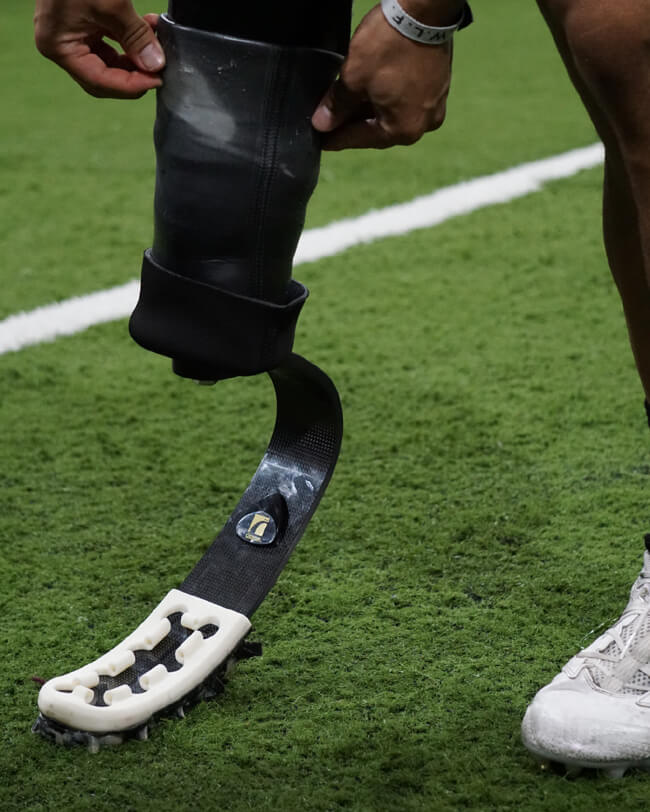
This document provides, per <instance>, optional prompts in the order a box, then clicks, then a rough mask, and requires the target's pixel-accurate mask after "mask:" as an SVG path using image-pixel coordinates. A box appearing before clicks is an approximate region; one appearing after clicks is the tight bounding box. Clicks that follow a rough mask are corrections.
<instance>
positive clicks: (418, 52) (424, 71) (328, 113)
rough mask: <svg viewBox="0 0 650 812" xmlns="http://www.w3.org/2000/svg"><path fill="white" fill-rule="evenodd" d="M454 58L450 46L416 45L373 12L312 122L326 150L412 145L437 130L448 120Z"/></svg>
mask: <svg viewBox="0 0 650 812" xmlns="http://www.w3.org/2000/svg"><path fill="white" fill-rule="evenodd" d="M451 56H452V46H451V43H449V44H446V45H421V44H420V43H418V42H413V41H412V40H410V39H407V38H406V37H404V36H403V35H402V34H400V33H399V32H398V31H395V29H394V28H392V27H391V26H390V25H389V24H388V23H387V22H386V20H385V18H384V15H383V13H382V11H381V8H380V7H379V6H376V7H375V8H373V9H372V11H370V12H369V13H368V14H367V15H366V16H365V18H364V19H363V21H362V23H361V25H360V26H359V28H358V29H357V30H356V32H355V34H354V36H353V37H352V41H351V42H350V51H349V54H348V56H347V59H346V60H345V62H344V63H343V66H342V67H341V73H340V76H339V78H338V79H337V80H336V82H334V84H333V85H332V86H331V87H330V89H329V90H328V91H327V93H326V94H325V96H324V98H323V100H322V101H321V103H320V105H319V107H318V109H317V110H316V112H315V113H314V116H313V118H312V124H313V125H314V127H315V129H317V130H320V131H321V132H323V133H325V134H326V135H325V137H324V138H323V149H331V150H339V149H348V148H353V147H357V148H359V147H375V148H380V149H381V148H385V147H392V146H394V145H396V144H413V143H414V142H415V141H417V140H418V139H420V138H421V137H422V135H424V133H425V132H428V131H430V130H436V129H437V128H438V127H440V126H441V125H442V123H443V121H444V118H445V112H446V101H447V94H448V93H449V84H450V80H451Z"/></svg>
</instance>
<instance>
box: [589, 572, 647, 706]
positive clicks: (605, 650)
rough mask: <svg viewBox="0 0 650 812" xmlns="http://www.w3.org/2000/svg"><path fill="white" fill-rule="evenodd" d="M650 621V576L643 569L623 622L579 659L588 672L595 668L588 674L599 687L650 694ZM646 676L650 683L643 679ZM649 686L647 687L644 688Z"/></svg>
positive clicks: (605, 634) (621, 620)
mask: <svg viewBox="0 0 650 812" xmlns="http://www.w3.org/2000/svg"><path fill="white" fill-rule="evenodd" d="M649 618H650V572H648V571H646V567H644V569H643V571H642V572H641V574H640V575H639V577H638V578H637V580H636V581H635V583H634V586H633V587H632V590H631V592H630V600H629V602H628V604H627V606H626V607H625V610H624V611H623V614H622V615H621V616H620V618H619V619H618V620H617V621H616V623H615V624H614V625H613V626H611V627H610V628H609V629H608V630H607V631H606V632H604V633H603V634H602V635H600V637H598V639H597V640H595V641H594V642H593V643H592V644H591V645H590V646H588V647H587V648H585V649H583V650H582V651H581V652H579V653H578V654H577V655H576V656H577V657H579V658H582V659H584V660H585V665H586V666H587V668H589V665H590V664H591V665H593V666H594V669H589V670H590V673H591V675H592V678H593V679H594V681H595V682H596V684H597V685H599V687H601V688H602V689H604V690H608V691H611V692H613V693H636V694H644V693H646V692H647V691H648V690H650V620H649ZM644 627H645V629H646V634H645V635H644V636H643V637H639V635H638V632H639V630H640V629H642V628H644ZM599 663H600V666H601V667H599ZM604 663H609V664H610V666H609V667H606V666H605V668H604V670H603V667H602V666H603V665H604ZM596 669H597V670H596ZM639 672H641V674H640V675H639ZM643 675H645V677H647V680H644V679H643ZM639 677H641V681H639ZM646 682H647V685H646V684H644V683H646Z"/></svg>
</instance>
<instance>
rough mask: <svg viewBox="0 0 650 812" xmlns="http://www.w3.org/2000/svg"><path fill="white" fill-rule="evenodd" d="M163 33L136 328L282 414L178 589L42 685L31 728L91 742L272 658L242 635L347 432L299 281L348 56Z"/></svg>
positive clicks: (126, 734) (146, 342)
mask: <svg viewBox="0 0 650 812" xmlns="http://www.w3.org/2000/svg"><path fill="white" fill-rule="evenodd" d="M347 5H348V12H349V4H347ZM348 25H349V18H348ZM158 33H159V37H160V40H161V42H162V44H163V47H164V49H165V52H166V55H167V68H166V71H165V74H164V86H163V88H162V89H161V90H160V91H159V94H158V110H157V120H156V126H155V142H156V150H157V176H156V196H155V235H154V242H153V246H152V248H151V249H150V250H149V251H147V252H146V253H145V256H144V262H143V268H142V286H141V294H140V299H139V302H138V305H137V307H136V309H135V311H134V313H133V315H132V317H131V322H130V330H131V334H132V336H133V338H134V339H135V340H136V341H137V342H138V343H140V344H141V345H142V346H144V347H146V348H147V349H150V350H153V351H155V352H157V353H161V354H163V355H166V356H168V357H170V358H171V359H172V365H173V369H174V371H175V372H176V373H177V374H178V375H181V376H183V377H188V378H194V379H197V380H198V381H200V382H214V381H217V380H220V379H223V378H228V377H233V376H238V375H253V374H257V373H260V372H268V373H269V375H270V377H271V380H272V382H273V385H274V387H275V393H276V399H277V417H276V424H275V429H274V432H273V435H272V438H271V442H270V444H269V447H268V449H267V451H266V453H265V455H264V457H263V459H262V461H261V463H260V465H259V467H258V469H257V472H256V473H255V475H254V476H253V479H252V480H251V482H250V484H249V486H248V488H247V489H246V491H245V493H244V495H243V496H242V498H241V500H240V501H239V504H238V505H237V507H236V508H235V510H234V511H233V513H232V515H231V517H230V518H229V520H228V521H227V522H226V524H225V526H224V528H223V530H222V531H221V533H220V534H219V535H218V536H217V538H216V539H215V541H214V542H213V543H212V545H211V546H210V548H209V549H208V551H207V552H206V554H205V555H204V556H203V558H202V559H201V560H200V561H199V563H198V564H197V565H196V567H195V568H194V570H193V571H192V572H191V573H190V575H189V576H188V577H187V579H186V580H185V581H184V582H183V584H181V586H180V588H179V589H172V590H171V591H170V592H169V593H168V594H167V596H166V597H165V598H163V600H162V601H161V603H160V604H159V605H158V606H157V607H156V608H155V609H154V610H153V612H152V613H151V614H150V615H149V617H148V618H147V619H146V620H145V621H144V622H143V623H142V624H141V625H140V626H139V627H138V628H137V629H136V630H135V631H134V632H133V633H132V634H130V635H129V636H128V637H127V638H126V639H125V640H124V641H123V642H122V643H120V644H119V645H117V646H116V647H115V648H113V649H112V650H111V651H109V652H108V653H107V654H105V655H103V656H102V657H99V658H98V659H96V660H95V661H94V662H92V663H90V664H89V665H86V666H84V667H83V668H80V669H77V670H75V671H72V672H70V673H68V674H65V675H63V676H60V677H55V678H54V679H51V680H49V681H48V682H47V683H46V684H45V685H44V686H43V687H42V689H41V692H40V694H39V700H38V704H39V710H40V714H39V717H38V719H37V721H36V723H35V725H34V730H35V731H36V732H39V733H41V734H42V735H44V736H45V737H47V738H49V739H52V740H54V741H55V742H57V743H61V744H86V745H88V746H89V748H90V749H92V750H96V749H98V748H99V747H100V746H102V745H104V744H116V743H119V742H121V741H123V740H125V739H127V738H132V737H137V738H140V739H142V738H146V737H147V735H148V726H149V724H150V723H151V721H152V720H154V719H155V718H157V717H158V716H160V715H162V714H169V713H172V714H176V715H178V716H183V715H184V710H185V709H186V708H187V707H188V706H190V705H192V704H193V703H194V702H196V701H199V700H201V699H205V698H209V697H211V696H213V695H215V694H216V693H218V692H219V691H220V690H222V688H223V684H224V680H225V677H226V675H227V673H228V672H229V670H230V668H231V667H232V666H233V665H234V663H236V661H237V660H239V659H242V658H246V657H250V656H254V655H257V654H260V653H261V648H260V647H259V645H257V644H251V643H248V642H246V640H245V638H246V635H247V634H248V632H249V630H250V628H251V622H250V618H251V616H252V614H253V612H254V611H255V609H257V607H258V606H259V605H260V603H261V602H262V600H263V599H264V598H265V596H266V594H267V593H268V591H269V590H270V589H271V587H272V586H273V584H274V583H275V581H276V579H277V578H278V576H279V574H280V572H281V570H282V568H283V567H284V565H285V564H286V562H287V560H288V557H289V555H290V554H291V552H292V551H293V549H294V547H295V546H296V544H297V543H298V541H299V539H300V537H301V536H302V534H303V532H304V530H305V527H306V526H307V523H308V521H309V519H310V518H311V516H312V514H313V512H314V510H315V509H316V507H317V505H318V503H319V501H320V499H321V497H322V495H323V492H324V490H325V488H326V487H327V484H328V482H329V479H330V477H331V475H332V471H333V469H334V465H335V463H336V459H337V456H338V452H339V447H340V442H341V435H342V415H341V407H340V402H339V398H338V394H337V392H336V389H335V387H334V385H333V384H332V382H331V381H330V380H329V378H328V377H327V376H326V375H325V374H324V373H323V372H322V371H321V370H320V369H318V367H316V366H314V365H313V364H311V363H309V362H308V361H306V360H305V359H303V358H301V357H300V356H298V355H295V354H292V344H293V338H294V331H295V325H296V320H297V318H298V314H299V312H300V309H301V307H302V305H303V303H304V301H305V299H306V297H307V291H306V289H305V288H304V287H303V286H302V285H301V284H300V283H298V282H296V281H294V280H292V279H291V263H292V258H293V254H294V251H295V247H296V244H297V241H298V238H299V235H300V232H301V229H302V226H303V222H304V214H305V208H306V205H307V201H308V199H309V197H310V195H311V193H312V191H313V188H314V186H315V184H316V180H317V175H318V166H319V159H320V149H319V144H318V140H317V134H316V133H315V132H314V131H313V129H312V128H311V125H310V117H311V114H312V112H313V110H314V109H315V107H316V105H317V103H318V101H319V99H320V98H321V96H322V95H323V93H324V92H325V90H326V88H327V87H328V85H329V83H330V82H331V81H332V80H333V78H334V77H335V75H336V73H337V71H338V68H339V65H340V62H341V59H342V57H341V54H340V53H335V52H331V51H327V50H323V49H319V48H313V47H312V48H304V47H296V46H295V45H294V44H289V45H278V44H270V43H262V42H256V41H251V40H243V39H241V38H237V37H234V36H224V35H221V34H218V33H215V32H213V31H206V30H200V29H197V28H192V27H188V26H185V25H180V24H178V23H177V22H174V21H173V20H172V18H171V17H163V18H161V21H160V24H159V31H158Z"/></svg>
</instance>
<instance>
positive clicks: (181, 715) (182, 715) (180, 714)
mask: <svg viewBox="0 0 650 812" xmlns="http://www.w3.org/2000/svg"><path fill="white" fill-rule="evenodd" d="M176 716H178V718H179V719H184V718H185V711H184V710H183V706H182V705H179V706H178V707H177V708H176Z"/></svg>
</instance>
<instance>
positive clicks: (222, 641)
mask: <svg viewBox="0 0 650 812" xmlns="http://www.w3.org/2000/svg"><path fill="white" fill-rule="evenodd" d="M178 612H181V613H182V618H181V625H182V626H184V627H185V628H186V629H193V630H194V633H193V634H191V635H190V636H189V637H188V638H187V639H186V640H185V641H184V642H183V643H182V644H181V645H180V646H179V647H178V648H177V649H176V653H175V656H176V660H177V662H178V663H180V664H181V667H180V668H179V669H178V670H177V671H171V672H170V671H168V670H167V669H166V668H165V666H164V665H156V666H155V667H153V668H152V669H151V670H149V671H148V672H146V673H145V674H143V675H141V676H140V678H139V684H140V688H141V689H142V692H141V693H140V692H138V693H133V692H132V691H131V689H130V688H129V686H128V685H121V686H118V687H116V688H113V689H112V690H108V691H106V693H105V694H104V701H105V702H106V705H105V706H98V705H96V704H91V703H92V702H93V701H94V697H95V693H94V691H93V688H95V687H96V686H97V685H98V684H99V682H100V677H101V676H109V677H116V676H119V674H121V673H122V672H124V671H125V670H126V669H128V668H130V667H131V665H132V664H133V663H134V661H135V655H134V652H135V651H151V650H152V649H153V648H154V647H155V646H156V645H158V643H160V642H161V641H162V640H163V639H164V638H165V636H166V635H167V634H168V633H169V630H170V623H169V621H168V620H167V618H168V616H170V615H173V614H175V613H178ZM207 625H213V626H218V630H217V632H216V633H215V634H213V635H212V636H211V637H208V638H204V637H203V635H202V634H201V632H200V631H198V629H200V628H201V627H203V626H207ZM250 628H251V622H250V620H249V619H248V618H247V617H246V615H242V614H240V613H239V612H234V611H232V610H231V609H226V608H224V607H223V606H219V605H217V604H215V603H210V601H206V600H203V599H202V598H196V597H194V596H193V595H188V594H186V593H185V592H181V591H180V590H178V589H172V590H171V592H169V593H168V594H167V595H166V597H165V598H163V600H162V601H161V602H160V604H159V605H158V606H157V607H156V608H155V609H154V611H153V612H152V613H151V614H150V615H149V617H148V618H147V619H146V620H145V621H144V622H143V623H141V624H140V625H139V626H138V628H137V629H136V630H135V631H134V632H132V633H131V634H130V635H129V636H128V637H127V638H126V639H125V640H123V641H122V642H121V643H120V644H119V645H117V646H115V648H113V649H111V650H110V651H109V652H107V653H106V654H104V655H103V656H102V657H100V658H99V659H97V660H95V661H94V662H92V663H90V664H89V665H86V666H83V668H79V669H77V670H76V671H71V672H70V673H68V674H64V675H62V676H60V677H54V678H53V679H51V680H49V681H48V682H46V683H45V685H43V687H42V688H41V690H40V693H39V696H38V707H39V710H40V711H41V713H42V714H43V715H44V716H46V717H47V718H49V719H53V720H55V721H57V722H59V723H61V724H63V725H66V726H67V727H69V728H72V729H76V730H82V731H83V730H85V731H88V732H89V733H99V734H102V733H113V732H119V731H125V730H130V729H132V728H135V727H138V726H139V725H142V724H143V723H145V722H146V721H147V720H148V719H150V718H151V717H152V716H153V715H154V714H156V713H159V712H160V711H161V710H163V709H164V708H167V707H168V706H170V705H173V704H175V703H177V702H179V701H180V700H181V699H182V698H183V697H184V696H186V695H187V694H189V693H190V692H191V691H192V690H194V689H195V688H196V687H197V686H198V685H200V684H201V683H202V682H203V681H204V680H205V679H206V678H207V677H208V676H209V675H210V674H211V673H212V672H213V671H214V670H215V669H216V668H218V667H219V665H221V664H222V663H223V662H225V661H226V660H227V659H228V657H229V655H230V654H231V653H232V652H233V651H234V649H235V648H236V647H237V645H238V644H239V643H240V642H241V641H242V640H243V639H244V637H245V636H246V635H247V634H248V632H249V630H250Z"/></svg>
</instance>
